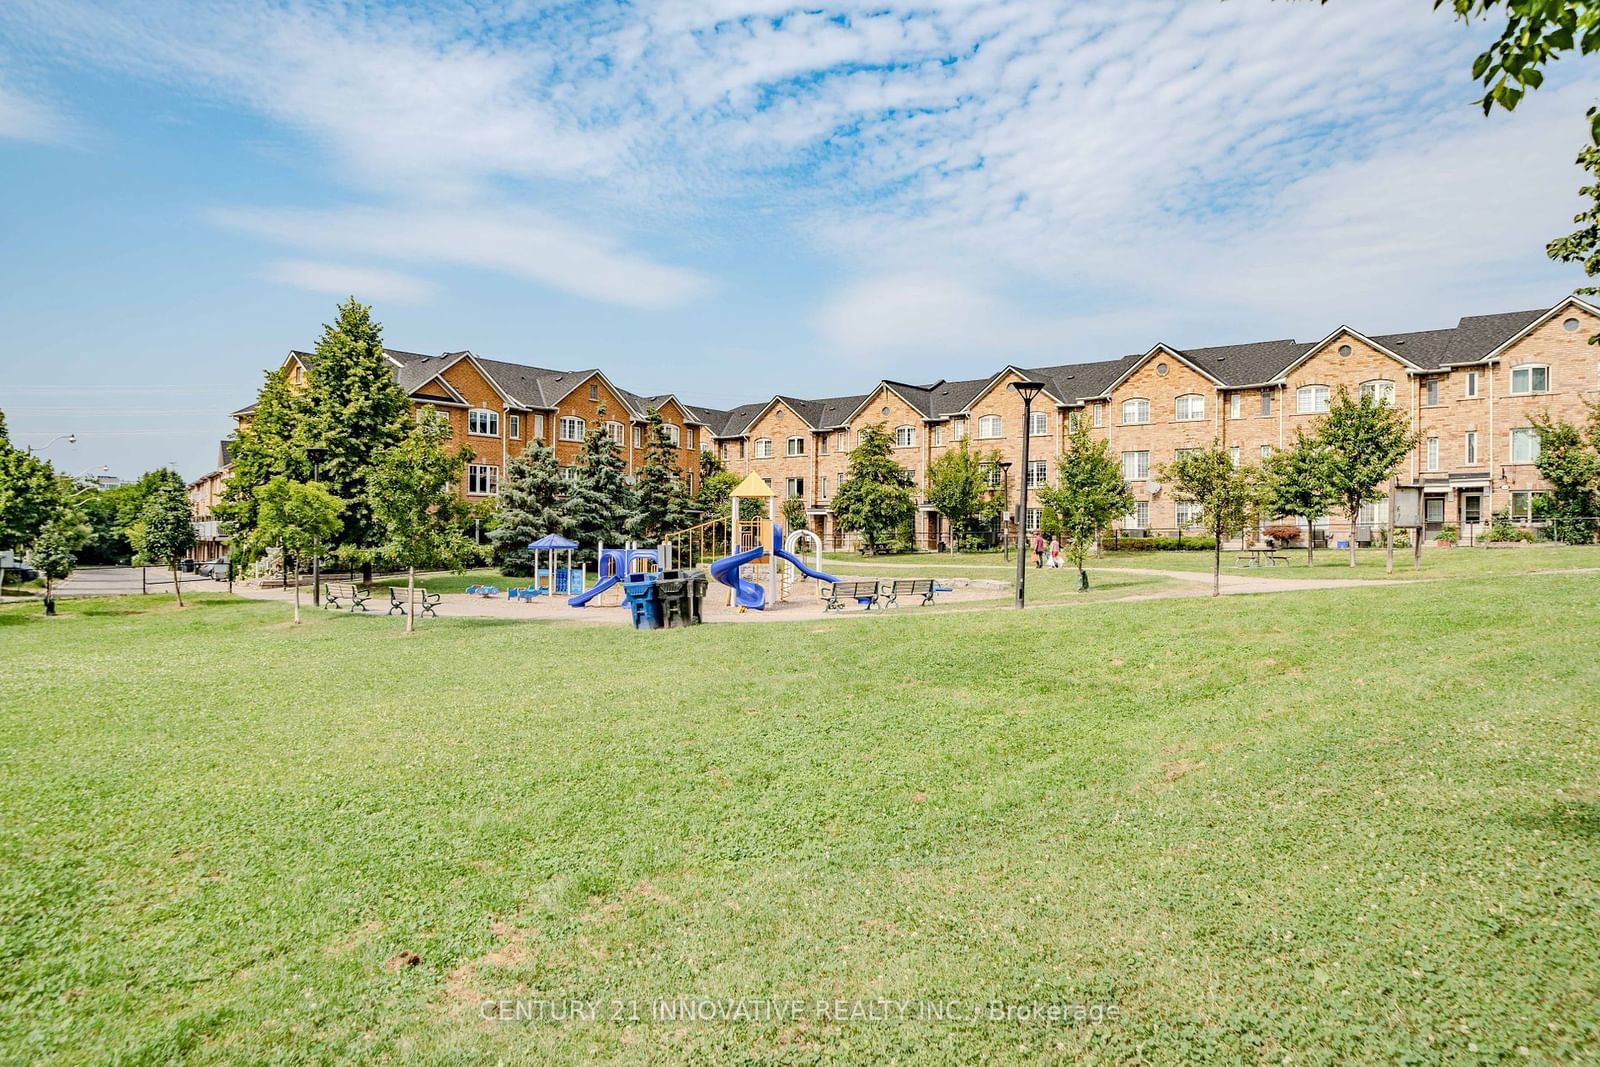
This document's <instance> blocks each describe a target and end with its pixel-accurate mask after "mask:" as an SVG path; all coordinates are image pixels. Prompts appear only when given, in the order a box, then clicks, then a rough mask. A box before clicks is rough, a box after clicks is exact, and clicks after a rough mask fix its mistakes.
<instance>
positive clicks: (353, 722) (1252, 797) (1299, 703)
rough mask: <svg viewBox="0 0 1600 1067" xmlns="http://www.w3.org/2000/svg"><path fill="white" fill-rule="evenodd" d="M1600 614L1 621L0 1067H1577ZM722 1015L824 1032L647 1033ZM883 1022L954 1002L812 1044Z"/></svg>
mask: <svg viewBox="0 0 1600 1067" xmlns="http://www.w3.org/2000/svg"><path fill="white" fill-rule="evenodd" d="M1597 594H1600V578H1597V577H1596V576H1593V575H1575V576H1542V577H1541V576H1533V577H1520V578H1489V579H1485V580H1482V581H1479V582H1461V581H1455V582H1428V583H1411V584H1405V585H1396V586H1383V587H1374V588H1372V589H1364V588H1362V589H1336V590H1307V591H1304V592H1300V593H1294V594H1280V595H1274V596H1235V597H1226V598H1222V599H1221V600H1216V601H1213V600H1208V599H1198V600H1163V601H1155V602H1145V603H1127V604H1112V603H1090V604H1085V605H1083V606H1082V607H1080V608H1075V609H1055V608H1049V609H1044V610H1038V611H1030V612H1026V613H1023V614H1021V615H1018V614H1016V613H1012V612H1007V611H995V612H980V613H966V614H937V613H926V614H918V613H916V612H914V611H906V612H904V613H902V614H899V615H891V616H889V617H885V618H871V619H868V618H860V617H857V618H846V619H829V620H812V621H805V622H797V623H793V624H767V625H758V626H728V625H721V626H703V627H698V628H695V629H691V630H684V631H669V632H655V633H634V632H632V631H631V630H627V629H624V628H611V627H565V626H561V625H559V624H529V623H497V622H491V621H483V620H478V621H474V620H464V619H445V620H441V621H438V622H435V621H433V620H427V621H426V622H425V624H424V626H423V628H422V629H421V630H420V631H419V632H418V633H417V634H416V635H414V636H412V637H409V638H408V637H406V636H404V635H403V634H402V633H401V632H400V629H399V627H398V625H396V623H397V620H395V619H385V618H382V617H375V616H369V617H360V616H355V617H352V616H348V615H340V616H335V615H331V614H312V615H311V617H310V620H309V621H308V622H307V624H306V625H304V626H301V627H299V628H295V627H292V626H290V625H288V624H287V617H288V612H287V608H286V607H285V606H284V605H282V604H275V603H262V602H244V601H236V600H231V599H228V598H226V597H224V596H220V595H196V596H194V597H192V598H191V599H192V601H193V603H192V606H191V607H189V608H187V609H186V610H183V611H181V612H180V611H177V610H175V609H174V608H173V607H172V606H171V604H170V600H167V599H165V598H157V597H148V598H143V599H126V600H103V601H81V602H72V603H70V604H64V605H63V610H64V612H65V614H64V615H63V616H62V617H61V618H58V619H55V620H45V619H43V618H42V617H41V616H40V615H39V607H38V605H25V606H19V605H13V606H11V607H8V608H6V609H4V610H0V650H3V656H0V680H3V684H0V790H3V795H4V797H5V803H4V805H3V807H0V1059H5V1060H8V1061H15V1062H40V1061H43V1062H50V1061H54V1062H63V1063H68V1062H70V1063H80V1062H111V1061H116V1062H125V1063H170V1062H174V1061H191V1062H207V1061H214V1062H221V1061H249V1062H272V1061H280V1062H290V1061H294V1062H300V1061H305V1060H316V1061H363V1062H366V1061H375V1060H379V1059H387V1060H388V1061H390V1062H428V1063H437V1062H447V1063H448V1062H460V1063H478V1062H493V1061H496V1060H504V1061H507V1062H538V1063H543V1062H593V1061H597V1060H617V1061H624V1062H662V1063H666V1062H683V1061H686V1060H687V1061H696V1062H824V1061H826V1062H879V1061H884V1060H894V1059H899V1060H902V1061H917V1062H928V1061H943V1062H963V1061H988V1062H1035V1061H1037V1060H1040V1059H1052V1058H1060V1059H1076V1058H1086V1059H1101V1060H1105V1061H1125V1060H1142V1061H1153V1062H1180V1061H1192V1060H1197V1059H1214V1060H1224V1061H1248V1062H1266V1061H1271V1062H1273V1063H1280V1062H1282V1061H1283V1060H1284V1059H1285V1058H1287V1059H1288V1060H1289V1062H1343V1061H1348V1060H1352V1059H1356V1060H1363V1061H1372V1060H1406V1061H1414V1062H1426V1061H1450V1062H1483V1061H1489V1060H1519V1059H1524V1058H1527V1059H1531V1060H1533V1061H1535V1062H1540V1061H1542V1062H1560V1061H1571V1060H1574V1059H1580V1058H1584V1057H1594V1056H1595V1055H1596V1054H1597V1053H1600V1014H1597V1012H1596V1010H1595V1005H1596V1004H1597V1003H1600V785H1597V782H1600V775H1597V772H1600V716H1597V714H1596V708H1597V701H1600V698H1597V696H1596V694H1597V693H1600V657H1597V656H1596V655H1595V654H1594V640H1595V634H1596V633H1597V629H1600V607H1597ZM699 996H704V997H712V998H759V997H770V998H782V1001H783V1002H789V1001H791V1000H792V1001H797V1002H799V1003H801V1004H803V1005H805V1009H804V1011H803V1012H802V1013H801V1014H800V1015H798V1016H797V1017H793V1018H784V1019H777V1020H761V1019H756V1020H752V1021H738V1022H671V1023H655V1022H650V1021H648V1020H649V1006H650V1005H651V1004H652V1003H653V1002H655V1001H656V1000H658V999H663V998H665V999H671V998H680V997H685V998H687V997H699ZM510 998H525V1000H527V1001H528V1002H529V1003H533V1002H536V1001H538V1000H540V999H542V998H554V999H556V1000H560V1001H568V1000H580V1001H584V1002H592V1003H594V1004H596V1005H597V1011H598V1014H599V1018H598V1019H596V1020H595V1021H567V1022H551V1021H542V1022H532V1021H490V1020H485V1019H484V1018H483V1017H482V1016H483V1014H484V1008H483V1005H484V1003H485V1002H486V1001H487V1002H491V1003H497V1002H499V1001H501V1000H505V999H510ZM878 998H883V999H886V1000H889V1001H909V1002H913V1004H915V1003H916V1002H922V1003H924V1004H927V1003H933V1004H938V1005H946V1006H949V1005H952V1004H953V1005H954V1006H955V1008H954V1011H953V1013H952V1017H950V1018H944V1019H938V1020H926V1019H918V1018H917V1017H916V1014H917V1013H916V1010H915V1009H913V1010H912V1011H911V1013H910V1014H911V1017H910V1018H908V1019H905V1020H901V1019H899V1018H898V1017H893V1018H889V1019H882V1018H879V1019H865V1018H863V1019H857V1020H854V1021H852V1020H849V1019H838V1018H820V1017H818V1016H819V1015H821V1014H826V1013H825V1012H819V1011H818V1009H817V1005H818V1004H819V1003H830V1004H832V1003H837V1002H841V1001H842V1002H845V1006H846V1007H847V1008H848V1007H849V1006H851V1005H858V1004H859V1005H866V1006H867V1007H868V1008H870V1007H871V1004H872V1002H874V1001H876V1000H877V999H878ZM616 1004H620V1005H622V1006H623V1013H624V1018H622V1019H620V1020H618V1019H613V1018H612V1017H611V1016H612V1014H613V1013H614V1012H615V1011H616V1008H615V1006H614V1005H616ZM992 1005H1000V1006H1004V1005H1013V1006H1028V1007H1032V1008H1041V1007H1048V1006H1050V1005H1056V1006H1068V1007H1070V1006H1074V1005H1083V1006H1086V1007H1093V1008H1094V1009H1095V1010H1097V1011H1100V1012H1103V1013H1105V1014H1104V1015H1103V1016H1102V1018H1101V1019H1100V1021H1099V1022H1093V1021H1087V1020H1085V1021H1077V1020H1074V1019H1071V1018H1068V1019H1066V1020H1059V1021H1055V1022H1040V1021H1037V1020H1034V1021H1018V1020H1017V1019H1016V1018H1012V1019H1010V1020H1006V1019H999V1020H993V1019H990V1018H989V1017H988V1015H989V1011H990V1008H991V1006H992ZM1112 1008H1114V1009H1115V1011H1114V1013H1112V1012H1110V1011H1109V1009H1112ZM636 1009H637V1010H639V1011H641V1013H642V1014H641V1018H640V1019H639V1020H638V1021H634V1020H633V1019H632V1018H631V1015H632V1012H633V1011H634V1010H636ZM497 1010H498V1009H497ZM974 1010H976V1015H977V1017H976V1018H974V1017H973V1013H974ZM1003 1013H1004V1012H1003V1007H1002V1010H1001V1014H1003ZM835 1014H837V1012H835ZM846 1014H848V1012H846ZM880 1014H883V1012H882V1011H880ZM891 1014H892V1013H891Z"/></svg>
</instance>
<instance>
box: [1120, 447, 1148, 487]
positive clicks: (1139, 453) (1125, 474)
mask: <svg viewBox="0 0 1600 1067" xmlns="http://www.w3.org/2000/svg"><path fill="white" fill-rule="evenodd" d="M1149 477H1150V453H1149V451H1148V450H1144V449H1136V450H1131V451H1128V452H1124V453H1123V454H1122V480H1123V481H1125V482H1142V481H1145V480H1146V479H1147V478H1149Z"/></svg>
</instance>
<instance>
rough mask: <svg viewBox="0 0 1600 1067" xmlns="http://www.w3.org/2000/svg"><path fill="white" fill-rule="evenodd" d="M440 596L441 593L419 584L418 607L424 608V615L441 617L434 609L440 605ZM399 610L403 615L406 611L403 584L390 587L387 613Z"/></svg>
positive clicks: (390, 613) (391, 613)
mask: <svg viewBox="0 0 1600 1067" xmlns="http://www.w3.org/2000/svg"><path fill="white" fill-rule="evenodd" d="M439 596H440V594H438V593H430V592H428V591H427V590H426V589H424V588H422V586H420V585H419V586H417V607H418V608H420V609H422V614H423V615H424V616H427V615H432V616H433V617H434V618H436V619H437V618H438V617H439V614H438V612H436V611H434V610H433V609H434V608H436V607H438V606H439ZM397 611H398V612H399V613H400V614H402V615H404V614H405V613H406V591H405V588H404V587H403V586H395V585H391V586H390V587H389V610H388V611H387V612H385V614H387V615H393V614H394V613H395V612H397Z"/></svg>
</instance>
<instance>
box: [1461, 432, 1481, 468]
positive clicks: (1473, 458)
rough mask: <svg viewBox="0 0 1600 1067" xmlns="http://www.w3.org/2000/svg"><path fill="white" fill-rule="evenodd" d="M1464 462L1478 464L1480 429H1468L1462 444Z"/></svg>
mask: <svg viewBox="0 0 1600 1067" xmlns="http://www.w3.org/2000/svg"><path fill="white" fill-rule="evenodd" d="M1461 458H1462V462H1463V463H1470V464H1476V463H1477V462H1478V431H1477V430H1468V431H1467V433H1466V437H1465V439H1464V440H1463V442H1462V446H1461Z"/></svg>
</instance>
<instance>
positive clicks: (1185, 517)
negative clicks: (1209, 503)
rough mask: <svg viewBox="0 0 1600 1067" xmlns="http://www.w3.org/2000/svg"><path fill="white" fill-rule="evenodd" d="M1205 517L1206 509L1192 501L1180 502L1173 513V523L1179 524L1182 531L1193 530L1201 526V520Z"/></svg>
mask: <svg viewBox="0 0 1600 1067" xmlns="http://www.w3.org/2000/svg"><path fill="white" fill-rule="evenodd" d="M1204 515H1205V508H1203V507H1201V506H1200V505H1199V504H1197V503H1194V502H1192V501H1187V500H1180V501H1178V503H1177V506H1176V509H1175V510H1174V512H1173V522H1175V523H1177V526H1178V529H1180V530H1191V529H1193V528H1195V527H1196V526H1199V525H1200V520H1201V518H1203V517H1204Z"/></svg>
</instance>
